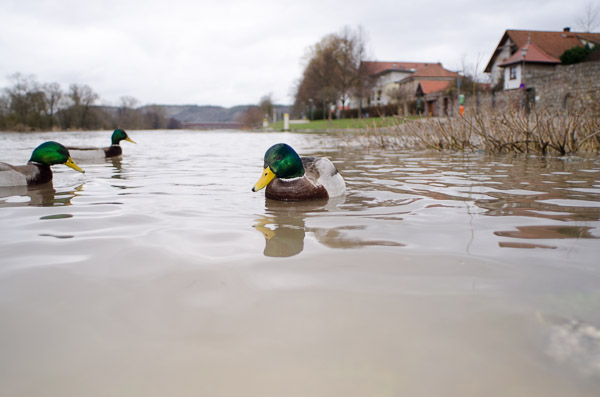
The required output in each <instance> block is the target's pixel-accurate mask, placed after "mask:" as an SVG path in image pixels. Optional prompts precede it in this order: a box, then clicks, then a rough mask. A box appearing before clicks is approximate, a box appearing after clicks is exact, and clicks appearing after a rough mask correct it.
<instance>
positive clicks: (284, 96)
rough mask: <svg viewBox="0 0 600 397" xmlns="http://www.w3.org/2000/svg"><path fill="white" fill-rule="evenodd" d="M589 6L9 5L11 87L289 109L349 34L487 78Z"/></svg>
mask: <svg viewBox="0 0 600 397" xmlns="http://www.w3.org/2000/svg"><path fill="white" fill-rule="evenodd" d="M587 3H589V1H586V0H581V1H579V0H575V1H571V2H568V3H566V2H563V1H554V0H552V1H540V0H519V1H514V0H507V1H504V2H489V4H488V3H482V2H479V1H473V0H457V1H454V2H440V1H437V0H436V1H433V0H424V1H422V2H419V3H418V4H417V3H416V2H406V3H404V2H397V1H396V2H394V1H389V0H374V1H372V2H370V3H368V7H365V3H364V2H359V1H354V0H350V1H346V2H343V3H342V2H335V1H330V0H322V1H314V0H309V1H305V2H295V3H292V4H285V3H282V2H278V1H271V0H259V1H258V2H255V3H251V2H243V1H239V0H222V1H219V2H197V1H192V0H173V1H171V2H163V1H157V0H150V1H147V2H145V3H139V2H134V1H131V0H119V1H115V0H109V1H104V2H90V3H88V2H80V1H75V0H56V1H47V0H33V1H27V2H22V1H14V0H3V1H2V5H1V6H0V8H1V11H2V12H1V13H0V21H1V23H0V32H1V34H0V53H1V54H2V59H3V61H2V62H1V63H0V88H5V87H8V86H9V85H10V79H9V76H11V75H13V74H15V73H21V74H22V75H24V76H34V77H35V80H36V81H37V82H40V83H52V82H57V83H59V84H60V85H61V87H62V89H63V90H66V89H67V88H68V86H69V85H70V84H73V83H75V84H87V85H89V86H90V87H91V88H92V89H93V90H94V91H95V92H96V93H97V94H98V95H99V96H100V101H98V103H99V104H104V105H117V104H118V103H119V101H120V98H121V97H133V98H136V99H137V100H138V101H139V104H140V105H146V104H165V105H184V104H193V105H215V106H223V107H232V106H236V105H246V104H255V103H258V101H259V100H260V98H261V97H263V96H265V95H268V94H271V95H272V99H273V100H274V102H276V103H281V104H290V103H292V102H293V89H294V87H295V83H296V82H297V80H298V79H299V78H300V77H301V75H302V71H303V67H304V64H303V59H304V57H305V54H306V51H307V49H308V48H309V47H310V46H312V45H314V44H315V43H317V42H318V41H319V40H320V39H321V38H322V37H324V36H325V35H327V34H330V33H336V32H339V31H341V30H342V29H343V28H344V27H350V28H351V29H356V28H357V27H358V26H361V27H362V29H363V30H364V32H365V33H366V37H367V46H368V49H369V51H368V59H369V60H377V61H404V62H441V63H442V64H443V65H444V67H445V68H447V69H450V70H455V71H457V70H461V69H462V68H463V65H466V66H467V67H468V68H470V69H471V71H472V69H474V68H475V66H476V65H477V69H478V71H480V72H481V71H482V70H483V68H485V66H486V64H487V62H488V60H489V58H490V56H491V54H492V52H493V50H494V49H495V47H496V45H497V44H498V41H499V40H500V38H501V37H502V34H503V33H504V31H505V30H507V29H526V30H553V31H558V30H562V29H563V28H564V27H571V28H572V29H573V30H575V29H576V28H577V20H578V18H581V17H583V16H584V15H585V6H586V4H587Z"/></svg>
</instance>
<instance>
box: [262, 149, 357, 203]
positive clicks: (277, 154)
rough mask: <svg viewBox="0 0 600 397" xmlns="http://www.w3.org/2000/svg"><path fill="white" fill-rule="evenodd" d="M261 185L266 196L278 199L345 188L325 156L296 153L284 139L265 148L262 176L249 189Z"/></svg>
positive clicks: (340, 191) (313, 195)
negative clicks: (307, 155) (267, 148)
mask: <svg viewBox="0 0 600 397" xmlns="http://www.w3.org/2000/svg"><path fill="white" fill-rule="evenodd" d="M265 186H266V187H267V190H266V191H265V196H266V197H267V198H269V199H273V200H281V201H303V200H315V199H327V198H330V197H337V196H341V195H343V194H344V193H345V192H346V183H345V182H344V178H342V176H341V175H340V173H339V172H338V170H337V168H335V165H333V163H332V162H331V161H330V160H329V159H327V158H325V157H300V156H298V153H296V151H295V150H294V149H292V147H291V146H289V145H287V144H285V143H278V144H276V145H273V146H271V147H270V148H269V150H267V152H266V153H265V163H264V170H263V173H262V176H261V177H260V179H259V180H258V182H256V185H254V187H253V188H252V191H253V192H257V191H259V190H261V189H262V188H264V187H265Z"/></svg>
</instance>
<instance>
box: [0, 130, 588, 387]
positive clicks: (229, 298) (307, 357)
mask: <svg viewBox="0 0 600 397" xmlns="http://www.w3.org/2000/svg"><path fill="white" fill-rule="evenodd" d="M129 135H130V136H131V137H132V139H134V140H135V141H136V142H137V144H136V145H134V144H130V143H128V142H123V144H122V147H123V152H124V154H123V156H122V158H118V159H114V160H107V161H103V162H100V163H85V162H81V163H80V164H79V165H80V166H81V167H82V168H84V169H85V170H86V174H85V175H82V174H80V173H77V172H74V171H73V170H71V169H69V168H67V167H64V166H54V167H53V170H54V181H53V183H52V184H50V185H45V186H41V187H37V188H29V189H27V188H0V222H1V225H2V227H1V228H0V258H2V260H1V261H0V317H1V318H2V327H0V349H1V350H2V352H3V357H2V358H1V359H0V384H1V385H3V386H2V389H3V391H1V392H0V395H7V396H9V395H10V396H31V395H45V396H81V395H86V396H105V395H107V394H115V395H127V396H138V395H139V396H164V395H166V394H172V395H177V396H197V395H211V396H234V395H235V396H238V395H261V396H281V395H286V396H307V395H310V396H365V395H382V396H397V395H445V396H481V395H486V396H506V395H511V396H521V395H522V396H533V395H543V396H563V395H578V396H596V395H597V390H599V389H600V260H598V258H599V256H600V241H598V239H599V238H600V160H599V159H598V158H597V157H596V158H590V159H586V158H543V157H525V156H510V155H506V156H488V155H485V154H482V153H476V154H463V153H443V154H442V153H434V152H416V151H406V150H390V149H382V148H377V147H370V148H365V147H360V146H358V145H354V146H353V145H348V139H343V140H341V139H338V138H337V137H335V136H327V135H321V134H306V135H303V134H290V133H288V134H283V133H262V134H261V133H247V132H239V131H218V132H215V131H130V132H129ZM109 136H110V133H109V132H56V133H29V134H15V133H0V161H6V162H9V163H12V164H21V163H25V161H26V160H27V159H28V158H29V156H30V154H31V150H32V148H34V147H36V146H37V145H38V144H40V143H41V142H43V141H47V140H56V141H59V142H61V143H63V144H65V145H77V146H81V145H82V144H85V145H89V146H105V145H107V144H108V143H109ZM277 142H287V143H289V144H291V145H292V146H293V147H295V148H296V149H297V151H298V152H299V153H300V154H301V155H317V156H327V157H329V158H330V159H331V160H332V161H333V162H334V163H335V164H336V166H337V167H338V169H339V170H340V172H341V173H342V175H343V176H344V178H345V180H346V183H347V189H348V191H347V194H346V195H345V196H344V197H341V198H336V199H331V200H325V201H316V202H305V203H281V202H276V201H271V200H266V199H265V197H264V193H263V192H258V193H253V192H251V187H252V186H253V185H254V183H255V181H256V180H257V179H258V177H259V174H260V171H261V169H262V157H263V154H264V152H265V150H266V149H267V148H268V147H269V146H270V145H272V144H274V143H277ZM113 392H114V393H113ZM3 393H4V394H3Z"/></svg>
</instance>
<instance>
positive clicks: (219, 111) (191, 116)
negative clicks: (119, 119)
mask: <svg viewBox="0 0 600 397" xmlns="http://www.w3.org/2000/svg"><path fill="white" fill-rule="evenodd" d="M155 106H159V107H160V108H162V109H164V111H165V113H166V116H167V117H168V118H174V119H176V120H177V121H179V122H181V123H183V124H193V123H231V122H235V121H236V120H238V119H239V117H240V116H242V115H243V114H244V113H246V111H247V110H248V108H249V107H250V105H240V106H234V107H231V108H224V107H220V106H198V105H148V106H142V107H141V108H140V110H142V111H144V110H146V109H147V108H150V107H155ZM275 108H276V109H277V112H278V113H280V114H283V113H285V112H289V107H288V106H282V105H275Z"/></svg>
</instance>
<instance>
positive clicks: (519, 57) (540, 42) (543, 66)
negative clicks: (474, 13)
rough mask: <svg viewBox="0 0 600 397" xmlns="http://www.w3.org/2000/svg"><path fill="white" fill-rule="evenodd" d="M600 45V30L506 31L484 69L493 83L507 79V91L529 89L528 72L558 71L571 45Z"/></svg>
mask: <svg viewBox="0 0 600 397" xmlns="http://www.w3.org/2000/svg"><path fill="white" fill-rule="evenodd" d="M599 44H600V33H578V32H571V29H570V28H564V29H563V30H562V31H556V32H554V31H552V32H549V31H537V30H512V29H511V30H507V31H505V32H504V35H503V36H502V38H501V39H500V42H499V43H498V45H497V46H496V49H495V50H494V53H493V54H492V56H491V58H490V60H489V62H488V64H487V66H486V68H485V70H484V72H485V73H489V74H490V79H491V83H492V86H494V85H497V84H498V83H499V82H501V81H502V80H504V85H503V88H504V89H505V90H512V89H518V88H521V89H525V88H527V81H526V76H527V74H531V73H534V72H539V71H552V70H554V68H555V67H556V65H559V64H560V56H561V55H562V54H563V53H564V52H565V51H567V50H570V49H571V48H574V47H584V46H586V45H589V46H590V47H594V46H596V45H599Z"/></svg>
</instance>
